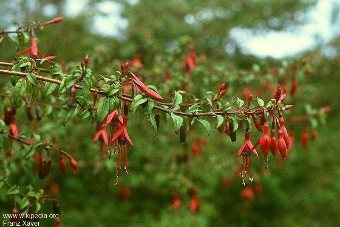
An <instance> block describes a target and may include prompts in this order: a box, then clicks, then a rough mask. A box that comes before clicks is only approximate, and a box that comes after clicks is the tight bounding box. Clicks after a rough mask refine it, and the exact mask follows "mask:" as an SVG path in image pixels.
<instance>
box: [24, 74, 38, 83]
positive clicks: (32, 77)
mask: <svg viewBox="0 0 340 227" xmlns="http://www.w3.org/2000/svg"><path fill="white" fill-rule="evenodd" d="M26 78H27V79H28V81H29V82H30V83H31V84H33V85H37V78H36V75H34V73H30V74H28V76H27V77H26Z"/></svg>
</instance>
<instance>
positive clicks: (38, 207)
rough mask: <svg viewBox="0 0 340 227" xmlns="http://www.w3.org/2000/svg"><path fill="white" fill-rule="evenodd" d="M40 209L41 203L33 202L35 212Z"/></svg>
mask: <svg viewBox="0 0 340 227" xmlns="http://www.w3.org/2000/svg"><path fill="white" fill-rule="evenodd" d="M40 209H41V204H40V203H39V202H36V203H35V212H36V213H38V212H39V211H40Z"/></svg>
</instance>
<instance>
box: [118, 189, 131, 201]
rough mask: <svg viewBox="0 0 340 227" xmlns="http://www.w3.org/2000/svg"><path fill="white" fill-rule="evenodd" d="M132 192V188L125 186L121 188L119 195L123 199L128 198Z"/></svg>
mask: <svg viewBox="0 0 340 227" xmlns="http://www.w3.org/2000/svg"><path fill="white" fill-rule="evenodd" d="M131 194H132V193H131V191H130V189H129V188H127V187H125V186H123V187H122V188H121V189H120V191H119V194H118V196H119V198H120V199H121V200H128V199H129V198H130V197H131Z"/></svg>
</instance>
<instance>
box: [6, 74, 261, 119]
mask: <svg viewBox="0 0 340 227" xmlns="http://www.w3.org/2000/svg"><path fill="white" fill-rule="evenodd" d="M0 74H4V75H12V76H19V77H27V76H28V75H29V73H24V72H16V71H11V70H3V69H0ZM36 79H37V80H41V81H46V82H50V83H54V84H59V85H60V84H61V81H60V80H57V79H52V78H48V77H44V76H40V75H36ZM75 88H76V89H80V90H81V89H83V87H82V86H81V85H78V84H76V85H75ZM90 91H91V92H96V93H97V94H101V95H103V96H106V93H105V92H102V91H100V90H98V89H96V88H90ZM119 98H120V99H121V100H124V101H127V102H132V101H133V98H132V97H131V96H128V95H124V94H123V95H122V96H121V97H119ZM167 106H168V105H164V104H163V103H161V102H159V103H158V105H156V106H154V109H156V110H159V111H163V112H166V113H169V114H170V113H173V114H175V115H179V116H188V117H204V116H210V117H215V116H216V115H222V116H224V117H225V116H230V115H248V116H250V115H258V114H262V111H261V110H256V108H255V110H250V109H244V110H243V111H241V110H234V111H220V110H218V111H216V110H212V111H209V112H199V113H197V112H193V113H187V112H182V111H173V110H171V109H170V108H167ZM253 109H254V108H253Z"/></svg>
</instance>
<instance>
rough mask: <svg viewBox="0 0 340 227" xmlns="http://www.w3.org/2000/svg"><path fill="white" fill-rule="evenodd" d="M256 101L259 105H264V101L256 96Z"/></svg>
mask: <svg viewBox="0 0 340 227" xmlns="http://www.w3.org/2000/svg"><path fill="white" fill-rule="evenodd" d="M256 101H257V104H258V105H259V106H264V101H263V100H262V99H260V98H259V97H257V98H256Z"/></svg>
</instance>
